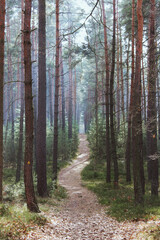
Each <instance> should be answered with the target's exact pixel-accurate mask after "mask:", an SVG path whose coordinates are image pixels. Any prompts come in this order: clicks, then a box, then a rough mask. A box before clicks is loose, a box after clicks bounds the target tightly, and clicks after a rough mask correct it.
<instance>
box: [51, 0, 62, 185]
mask: <svg viewBox="0 0 160 240" xmlns="http://www.w3.org/2000/svg"><path fill="white" fill-rule="evenodd" d="M59 48H60V41H59V0H56V72H55V102H54V141H53V180H55V181H57V160H58V97H59V96H58V93H59V82H60V81H59V79H60V76H59V72H60V71H59V70H60V69H59Z"/></svg>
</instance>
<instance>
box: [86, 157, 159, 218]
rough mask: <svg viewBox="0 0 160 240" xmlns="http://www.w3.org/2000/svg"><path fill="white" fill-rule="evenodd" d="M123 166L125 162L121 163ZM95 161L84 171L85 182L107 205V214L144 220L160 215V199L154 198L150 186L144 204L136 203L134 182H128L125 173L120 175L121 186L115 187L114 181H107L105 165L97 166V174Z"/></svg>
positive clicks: (102, 202)
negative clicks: (94, 165) (108, 182)
mask: <svg viewBox="0 0 160 240" xmlns="http://www.w3.org/2000/svg"><path fill="white" fill-rule="evenodd" d="M120 168H123V164H120ZM93 169H94V168H93V162H92V161H91V163H90V164H89V165H88V166H87V167H86V168H85V169H84V170H83V171H82V179H83V181H84V184H85V185H86V186H87V187H88V189H90V190H91V191H93V192H95V193H96V195H97V196H98V199H99V202H100V203H101V204H104V205H106V206H108V207H107V210H106V211H107V214H109V215H110V216H112V217H114V218H116V219H117V220H118V221H126V220H130V221H138V220H140V219H143V220H144V221H146V220H148V219H150V218H153V217H154V218H159V217H160V208H159V206H160V199H159V198H152V197H151V196H150V192H149V186H147V187H146V194H145V198H144V205H143V206H142V205H135V202H134V191H133V184H126V183H125V179H124V175H121V176H120V181H119V186H118V188H117V189H115V188H114V185H113V184H112V183H110V184H107V183H106V182H105V166H104V165H102V164H101V165H98V166H96V168H95V169H96V170H97V172H96V175H95V174H94V171H93Z"/></svg>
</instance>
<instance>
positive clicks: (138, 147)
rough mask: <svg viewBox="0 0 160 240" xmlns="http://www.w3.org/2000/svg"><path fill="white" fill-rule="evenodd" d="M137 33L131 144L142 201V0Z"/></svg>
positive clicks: (136, 191) (138, 199) (137, 191)
mask: <svg viewBox="0 0 160 240" xmlns="http://www.w3.org/2000/svg"><path fill="white" fill-rule="evenodd" d="M137 19H138V33H137V43H136V71H135V79H134V89H133V106H132V109H133V112H132V113H133V118H132V145H133V152H132V154H133V176H134V194H135V202H136V203H143V186H142V165H141V164H142V162H143V151H142V117H141V56H142V39H143V15H142V0H138V1H137Z"/></svg>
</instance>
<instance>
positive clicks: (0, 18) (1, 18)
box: [0, 0, 5, 201]
mask: <svg viewBox="0 0 160 240" xmlns="http://www.w3.org/2000/svg"><path fill="white" fill-rule="evenodd" d="M4 29H5V0H1V1H0V201H2V179H3V78H4Z"/></svg>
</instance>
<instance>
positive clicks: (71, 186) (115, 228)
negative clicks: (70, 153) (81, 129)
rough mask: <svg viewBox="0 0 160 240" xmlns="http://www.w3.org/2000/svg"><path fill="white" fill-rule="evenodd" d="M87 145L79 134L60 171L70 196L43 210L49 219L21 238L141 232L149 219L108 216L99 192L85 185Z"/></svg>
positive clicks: (76, 239)
mask: <svg viewBox="0 0 160 240" xmlns="http://www.w3.org/2000/svg"><path fill="white" fill-rule="evenodd" d="M87 145H88V142H87V140H86V136H85V135H80V144H79V153H78V156H77V158H76V159H75V160H74V161H73V162H72V163H71V165H69V166H68V167H66V168H64V169H62V170H61V172H60V174H59V184H60V185H61V186H63V187H64V188H66V190H67V192H68V198H66V199H65V200H64V201H62V202H61V203H60V205H59V206H53V207H51V208H50V210H49V211H48V212H47V213H43V212H42V214H43V215H45V216H46V217H47V220H48V222H47V223H46V224H45V225H44V226H43V227H37V228H36V229H34V231H31V232H30V233H29V234H28V236H24V237H23V238H21V239H25V240H32V239H34V240H37V239H43V240H54V239H56V240H65V239H71V240H85V239H88V240H98V239H99V240H100V239H101V240H112V239H117V240H121V239H126V240H128V239H138V238H137V237H136V233H137V232H140V231H141V230H142V229H143V227H145V226H146V223H144V222H142V221H139V222H128V221H125V222H118V221H116V220H115V219H113V218H111V217H109V216H107V214H106V207H103V206H101V205H100V204H99V203H98V199H97V197H96V195H95V194H94V193H92V192H91V191H89V190H88V189H87V188H85V187H84V186H83V183H82V181H81V175H80V173H81V171H82V169H83V168H84V167H85V166H86V165H87V164H88V158H89V149H88V146H87ZM147 224H149V223H147ZM140 239H145V238H140Z"/></svg>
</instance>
